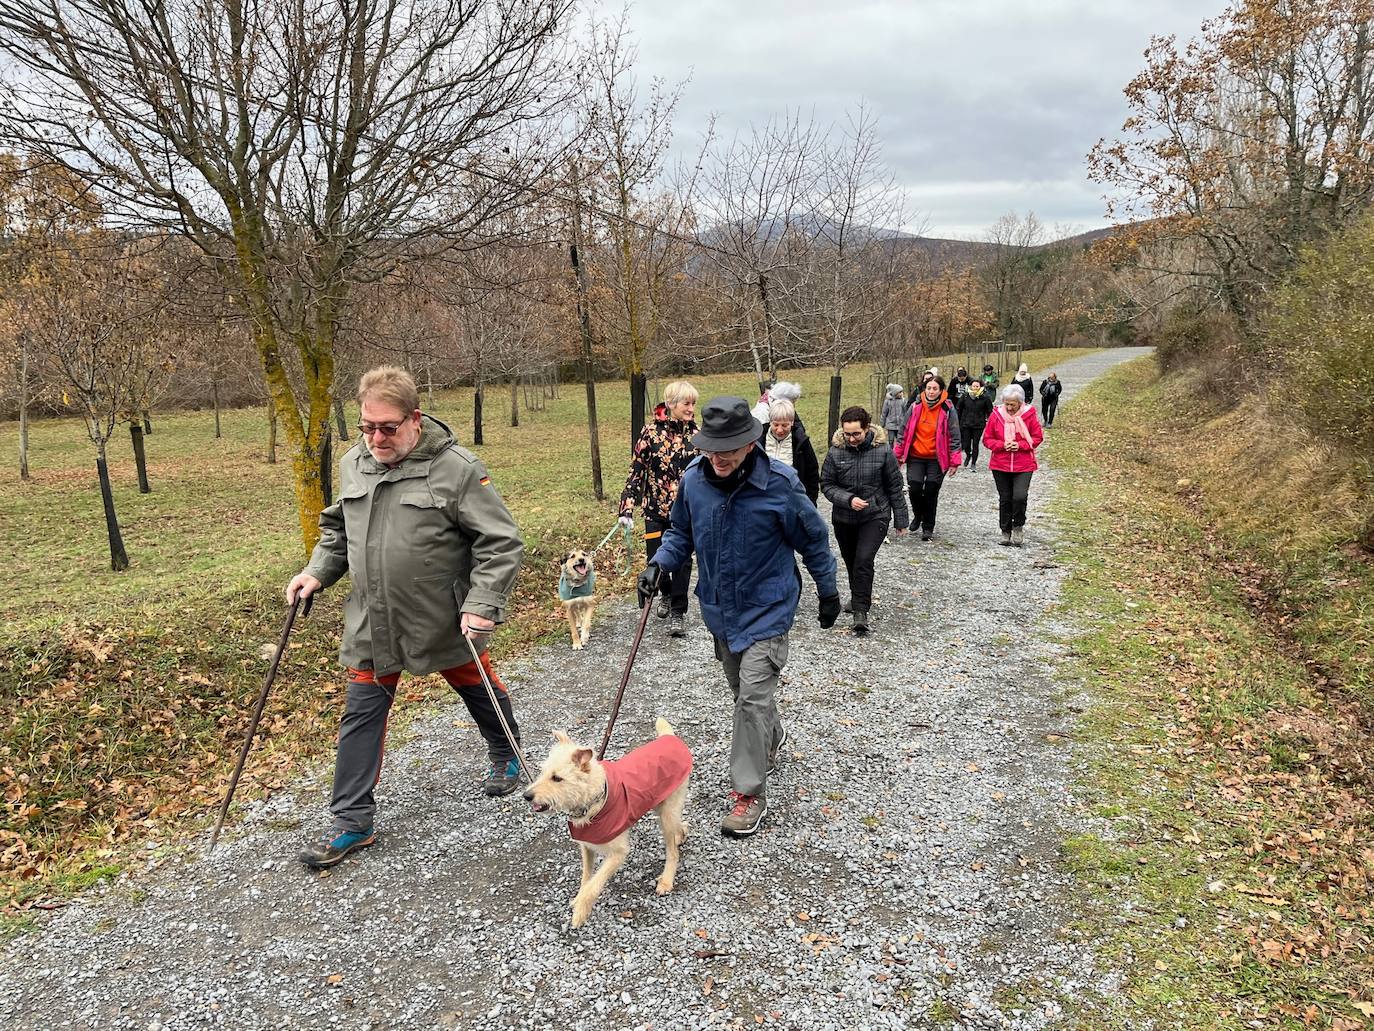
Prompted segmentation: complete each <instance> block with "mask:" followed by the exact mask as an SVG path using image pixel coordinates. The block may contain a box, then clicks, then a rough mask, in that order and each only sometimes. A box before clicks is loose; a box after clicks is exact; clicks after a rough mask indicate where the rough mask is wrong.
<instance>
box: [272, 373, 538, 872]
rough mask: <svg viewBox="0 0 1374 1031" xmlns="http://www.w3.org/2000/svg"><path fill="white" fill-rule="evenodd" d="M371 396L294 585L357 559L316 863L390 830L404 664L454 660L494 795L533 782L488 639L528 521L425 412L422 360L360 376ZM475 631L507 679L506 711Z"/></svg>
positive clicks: (325, 581) (319, 585) (328, 580)
mask: <svg viewBox="0 0 1374 1031" xmlns="http://www.w3.org/2000/svg"><path fill="white" fill-rule="evenodd" d="M358 405H359V408H360V409H361V414H362V421H361V422H360V423H359V424H358V431H359V433H360V435H361V439H360V440H359V442H358V443H357V444H355V445H354V446H353V447H352V448H351V449H350V450H349V451H348V452H347V453H346V454H345V455H344V456H343V459H342V460H341V461H340V463H339V488H340V489H339V499H338V501H337V502H335V503H334V504H333V505H330V506H329V507H328V508H326V509H325V510H324V511H323V512H322V513H321V514H320V529H321V531H322V532H321V534H320V541H319V543H318V544H317V545H316V546H315V550H314V552H313V553H312V554H311V556H310V562H309V564H307V565H306V567H305V569H304V570H303V571H302V572H301V573H299V574H297V575H296V576H295V577H294V578H293V579H292V580H291V583H290V584H289V585H288V586H287V589H286V600H287V602H288V603H291V604H294V603H295V602H296V600H297V599H300V598H308V597H310V596H311V595H312V594H315V593H316V592H318V591H321V590H323V589H324V588H326V587H328V586H330V585H331V584H333V583H334V582H336V581H337V580H339V579H340V578H341V577H342V576H343V575H344V573H351V574H352V578H353V579H352V583H353V588H352V590H351V591H350V593H349V595H348V600H347V601H346V602H345V604H344V632H343V643H342V646H341V648H340V650H339V658H340V661H342V662H343V664H344V665H345V666H346V667H347V668H348V673H349V684H348V696H347V700H346V702H345V703H344V714H343V720H342V722H341V723H340V726H339V739H338V749H337V754H336V760H335V765H334V791H333V795H332V798H331V800H330V805H329V809H330V813H331V814H332V821H331V825H330V827H329V829H328V830H327V831H326V832H325V834H324V835H323V837H321V838H320V839H319V840H318V841H316V842H313V843H312V844H310V845H308V846H307V847H306V848H305V849H304V850H302V852H301V853H300V860H301V862H303V863H305V864H306V865H307V866H311V867H315V868H321V867H329V866H333V865H335V864H336V863H338V862H339V861H341V860H342V859H343V858H344V857H345V856H346V855H348V854H349V853H350V852H353V851H354V850H356V849H360V848H366V847H367V846H368V845H371V844H372V843H373V842H374V841H375V840H376V838H375V836H374V833H373V814H374V810H375V808H376V806H375V803H374V800H373V788H374V787H375V786H376V784H377V780H378V778H379V777H380V776H381V770H382V751H383V748H384V747H385V744H386V723H387V716H388V714H389V712H390V710H391V703H392V701H393V700H394V698H395V694H396V685H397V683H398V682H399V681H400V679H401V673H402V672H403V671H405V672H409V673H413V674H416V675H421V674H425V673H436V672H437V673H440V674H442V676H443V677H444V679H445V680H447V681H448V682H449V684H450V685H452V687H453V688H454V690H456V691H457V692H458V695H459V697H461V698H462V699H463V702H464V703H465V704H466V705H467V707H468V711H469V712H470V713H471V714H472V718H473V720H474V722H476V724H477V728H478V730H479V731H480V732H481V734H482V737H483V739H484V740H485V741H486V744H487V754H488V756H489V757H490V760H491V765H490V768H489V769H488V771H487V777H486V783H485V790H486V793H487V794H488V795H504V794H509V793H510V792H511V791H514V790H515V788H516V787H517V786H518V783H519V762H518V761H517V760H516V758H515V752H514V749H513V748H512V747H511V744H510V742H509V741H507V739H506V735H505V732H504V731H503V729H502V727H501V716H504V718H505V721H506V723H507V725H508V726H509V727H510V728H511V733H512V734H514V735H517V741H518V735H519V733H520V731H519V728H518V727H517V726H516V723H515V716H514V713H513V712H512V710H511V704H510V696H509V695H508V694H507V693H506V689H505V685H503V684H502V683H501V681H500V678H498V677H497V676H496V673H495V671H494V670H493V669H492V668H491V660H490V659H489V658H488V656H487V646H486V641H487V637H488V636H489V635H490V634H491V632H492V630H493V629H495V627H496V624H498V623H500V622H502V621H503V620H504V619H505V618H506V606H507V604H508V602H509V598H510V592H511V588H512V586H513V585H514V583H515V574H516V573H517V572H518V571H519V569H520V560H521V557H522V555H523V553H524V542H523V541H521V539H520V531H519V529H518V528H517V527H516V525H515V520H514V519H513V518H511V514H510V511H509V510H508V509H507V508H506V506H505V503H504V502H503V501H502V500H501V496H500V494H498V493H497V492H496V488H495V487H494V486H492V482H491V477H489V476H488V475H487V471H486V469H485V468H483V466H482V463H481V462H479V461H478V460H477V458H476V456H474V455H473V454H472V453H471V452H470V451H467V450H465V449H463V448H461V447H459V446H458V445H457V443H456V442H455V441H454V439H453V434H452V432H451V431H450V430H449V428H448V427H447V426H445V425H444V424H443V423H441V422H439V421H438V420H437V419H434V418H432V417H430V416H428V415H422V414H421V412H420V395H419V391H418V390H417V389H416V386H415V380H414V379H413V378H412V377H411V375H410V373H408V372H406V371H405V370H404V369H399V368H395V367H393V366H383V367H382V368H378V369H373V370H372V371H371V372H369V373H367V374H366V375H365V376H363V378H362V381H361V382H360V383H359V385H358ZM464 636H466V637H470V638H471V639H472V642H473V644H474V646H475V647H476V650H477V652H478V656H479V660H480V662H481V663H482V667H483V669H484V670H485V671H486V673H487V676H488V677H489V678H490V679H491V681H492V684H493V686H494V687H495V688H496V689H497V698H498V704H499V705H500V710H501V712H500V716H498V714H497V710H496V708H495V707H494V706H493V705H492V704H491V700H490V698H489V696H488V695H487V693H486V690H485V688H484V686H483V684H482V675H481V672H480V671H479V670H478V668H477V664H476V663H475V662H473V659H472V653H471V652H470V651H469V648H468V642H467V641H465V640H463V638H464Z"/></svg>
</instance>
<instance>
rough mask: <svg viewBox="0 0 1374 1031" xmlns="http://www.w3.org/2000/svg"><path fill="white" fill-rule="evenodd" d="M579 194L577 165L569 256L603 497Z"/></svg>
mask: <svg viewBox="0 0 1374 1031" xmlns="http://www.w3.org/2000/svg"><path fill="white" fill-rule="evenodd" d="M580 197H581V193H580V192H579V189H578V186H577V178H576V174H575V166H574V177H573V242H572V246H571V247H569V248H568V258H569V260H570V261H571V262H572V270H573V286H574V296H575V297H576V298H577V324H578V327H579V329H580V330H581V333H582V379H583V381H584V382H585V383H586V386H587V433H588V435H589V436H590V437H591V446H592V493H593V494H595V495H596V500H597V501H604V500H606V488H605V485H604V484H603V482H602V479H601V428H600V425H599V424H598V422H597V417H596V379H595V377H594V376H593V374H592V321H591V313H590V306H589V305H588V303H587V273H586V271H585V270H584V269H583V268H582V263H581V261H580V260H579V259H578V254H579V253H580V248H581V245H582V212H581V204H580Z"/></svg>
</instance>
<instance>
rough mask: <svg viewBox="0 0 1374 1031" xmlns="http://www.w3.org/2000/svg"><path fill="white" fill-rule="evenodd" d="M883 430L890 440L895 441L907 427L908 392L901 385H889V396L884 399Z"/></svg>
mask: <svg viewBox="0 0 1374 1031" xmlns="http://www.w3.org/2000/svg"><path fill="white" fill-rule="evenodd" d="M880 421H881V422H882V430H883V432H884V433H886V434H887V439H888V440H895V439H896V438H897V434H899V433H901V432H902V427H903V426H905V425H906V391H904V390H903V389H902V385H901V384H900V383H889V384H888V385H887V396H886V397H885V398H884V399H883V414H882V419H881V420H880Z"/></svg>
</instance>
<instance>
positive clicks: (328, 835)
mask: <svg viewBox="0 0 1374 1031" xmlns="http://www.w3.org/2000/svg"><path fill="white" fill-rule="evenodd" d="M376 840H377V835H376V834H374V833H373V832H372V828H371V827H369V828H368V829H367V830H365V831H341V830H329V831H326V832H325V833H324V835H323V836H322V837H321V838H320V840H319V841H314V842H311V843H310V844H309V845H306V846H305V848H303V849H301V850H300V853H299V854H298V856H297V858H298V859H300V861H301V862H302V863H304V864H305V865H306V866H308V867H311V868H312V869H315V870H327V869H329V867H331V866H337V865H338V864H339V863H341V862H343V859H344V856H346V855H348V853H350V852H356V851H358V849H360V848H367V846H369V845H371V844H372V843H373V842H375V841H376Z"/></svg>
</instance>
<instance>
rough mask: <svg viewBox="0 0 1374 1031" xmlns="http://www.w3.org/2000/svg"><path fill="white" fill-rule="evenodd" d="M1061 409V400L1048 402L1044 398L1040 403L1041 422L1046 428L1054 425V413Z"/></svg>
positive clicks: (1053, 399)
mask: <svg viewBox="0 0 1374 1031" xmlns="http://www.w3.org/2000/svg"><path fill="white" fill-rule="evenodd" d="M1058 407H1059V398H1057V397H1054V398H1050V399H1048V400H1046V399H1044V398H1042V399H1041V401H1040V421H1041V422H1043V423H1044V424H1045V425H1046V426H1052V425H1053V424H1054V412H1055V409H1056V408H1058Z"/></svg>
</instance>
